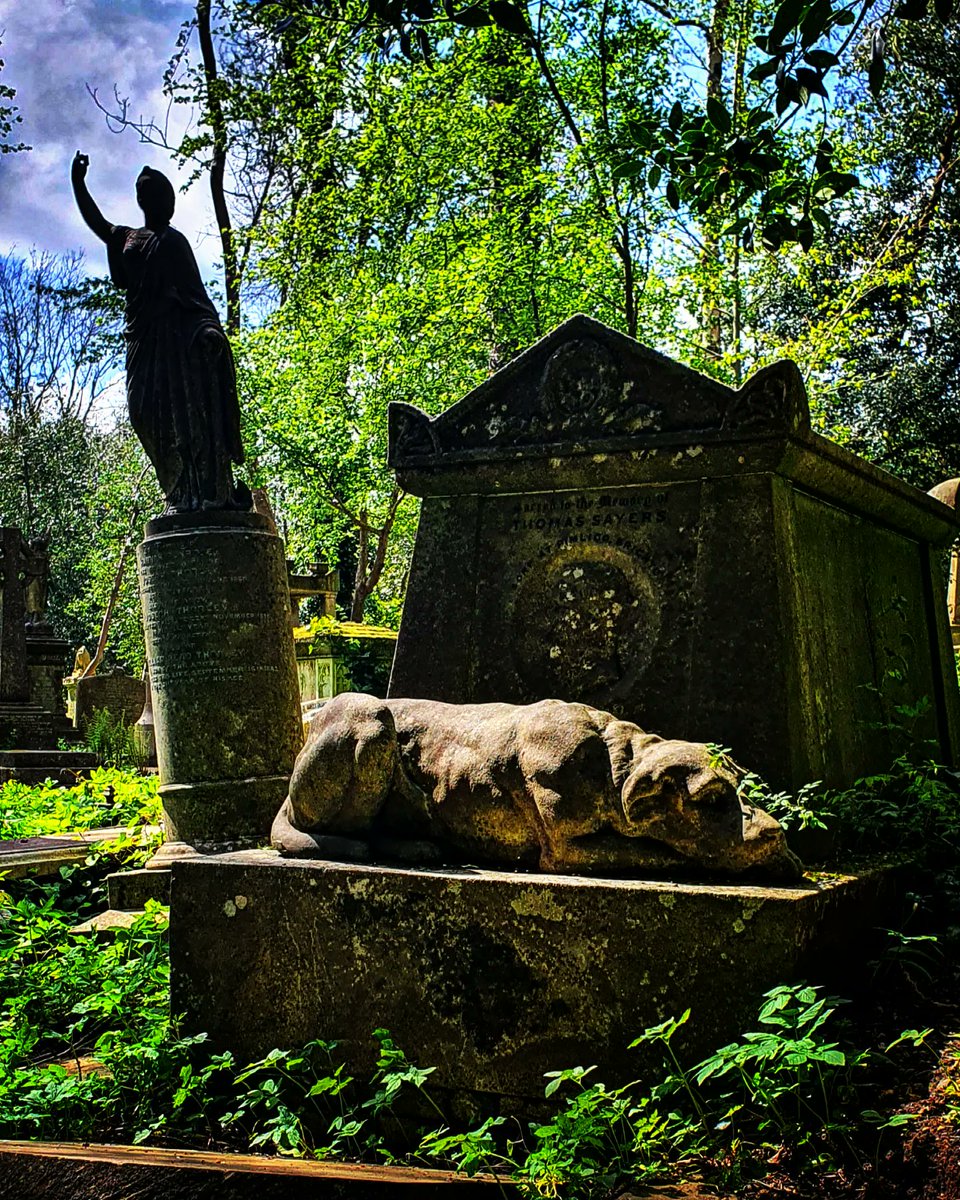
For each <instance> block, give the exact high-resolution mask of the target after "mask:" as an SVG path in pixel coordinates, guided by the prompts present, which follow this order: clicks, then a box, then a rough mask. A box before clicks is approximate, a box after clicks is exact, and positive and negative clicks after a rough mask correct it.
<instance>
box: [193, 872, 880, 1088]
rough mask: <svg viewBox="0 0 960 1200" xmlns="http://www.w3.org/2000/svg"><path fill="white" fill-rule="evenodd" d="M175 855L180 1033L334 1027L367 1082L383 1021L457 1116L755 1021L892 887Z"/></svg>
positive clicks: (218, 1042) (294, 1040) (218, 1040)
mask: <svg viewBox="0 0 960 1200" xmlns="http://www.w3.org/2000/svg"><path fill="white" fill-rule="evenodd" d="M172 869H173V879H172V891H171V913H170V956H171V992H172V995H171V1003H172V1011H173V1012H175V1013H184V1014H186V1025H187V1028H188V1029H189V1030H190V1031H204V1032H206V1033H208V1034H209V1035H210V1038H211V1041H212V1044H213V1045H214V1046H215V1047H217V1048H229V1049H231V1050H233V1051H235V1052H236V1053H238V1054H240V1055H244V1056H251V1057H254V1056H260V1055H263V1054H264V1053H266V1052H267V1051H269V1050H271V1049H272V1048H274V1047H292V1046H296V1045H299V1044H302V1043H303V1042H306V1041H309V1040H310V1039H311V1038H324V1039H331V1040H335V1041H337V1042H338V1043H339V1044H340V1049H341V1052H342V1053H343V1055H344V1056H345V1058H346V1060H347V1063H348V1065H349V1068H350V1070H351V1071H353V1072H356V1073H357V1074H359V1075H360V1076H361V1077H362V1076H363V1075H365V1074H367V1073H368V1072H369V1071H370V1070H371V1068H372V1066H373V1063H374V1043H373V1041H372V1038H371V1033H372V1031H373V1030H374V1029H376V1028H386V1029H388V1030H389V1031H390V1033H391V1034H392V1035H393V1037H394V1039H395V1041H396V1042H397V1044H398V1045H399V1046H401V1047H402V1048H403V1049H404V1050H405V1052H406V1053H407V1055H408V1057H409V1058H410V1059H411V1061H413V1062H415V1063H417V1064H418V1065H419V1066H423V1067H428V1066H431V1067H435V1068H436V1071H435V1073H434V1075H433V1076H432V1077H431V1085H432V1087H434V1089H438V1090H440V1091H441V1092H444V1093H447V1094H448V1095H452V1096H454V1097H457V1098H459V1101H460V1103H458V1104H457V1107H458V1108H459V1109H460V1110H461V1111H462V1110H463V1108H464V1104H463V1102H466V1106H467V1108H468V1109H469V1108H472V1107H475V1102H480V1105H481V1106H483V1107H489V1106H490V1097H491V1094H492V1096H494V1097H499V1098H500V1099H498V1100H496V1101H495V1106H496V1105H499V1104H501V1103H502V1105H503V1107H504V1108H505V1109H508V1110H509V1109H513V1111H519V1110H520V1109H522V1108H523V1106H524V1104H525V1103H526V1102H527V1101H530V1100H535V1098H538V1097H542V1095H543V1084H544V1081H543V1075H544V1072H546V1071H550V1070H557V1069H560V1068H564V1067H571V1066H576V1065H583V1066H590V1065H593V1064H596V1065H597V1066H598V1071H597V1075H596V1077H597V1078H599V1079H603V1080H604V1081H606V1082H608V1083H614V1082H625V1081H627V1080H628V1079H631V1078H635V1077H636V1075H637V1073H638V1072H642V1069H643V1064H642V1062H641V1060H640V1059H639V1057H638V1055H637V1052H635V1051H634V1052H629V1053H628V1052H627V1049H626V1048H627V1046H628V1044H629V1043H630V1042H631V1041H632V1040H633V1039H634V1038H635V1037H637V1035H638V1034H640V1033H641V1032H642V1031H643V1029H644V1028H645V1027H647V1026H649V1025H653V1024H656V1023H657V1022H659V1021H662V1020H664V1019H665V1018H666V1017H668V1016H671V1015H673V1016H679V1015H680V1014H681V1013H682V1012H683V1011H684V1009H686V1008H688V1007H689V1008H691V1009H692V1016H691V1019H690V1022H689V1023H688V1024H687V1025H686V1026H684V1029H683V1031H682V1033H683V1037H682V1039H680V1038H678V1040H677V1042H676V1043H675V1048H676V1049H678V1051H679V1052H680V1053H681V1054H684V1055H686V1056H687V1057H690V1056H698V1057H699V1056H703V1055H705V1054H707V1053H709V1052H710V1051H711V1050H713V1049H714V1048H716V1047H717V1046H719V1045H722V1044H724V1043H725V1042H727V1041H729V1040H731V1039H732V1038H733V1037H735V1036H736V1035H737V1034H738V1033H740V1032H741V1031H742V1030H744V1029H748V1028H752V1027H753V1025H752V1022H754V1021H755V1018H756V1011H757V1007H758V997H759V996H760V995H761V993H762V992H763V991H764V990H766V989H768V988H770V987H772V986H774V985H776V984H778V983H783V982H790V981H795V980H798V979H801V978H803V979H807V980H809V981H810V982H814V983H820V982H824V981H826V980H827V979H828V978H830V976H831V975H834V976H835V975H836V974H837V973H838V970H840V971H842V970H843V969H847V970H849V969H851V968H853V967H855V965H856V964H857V963H858V962H860V961H861V958H862V955H863V954H864V952H865V949H866V946H867V944H868V942H869V940H870V938H869V934H870V931H872V930H873V929H874V928H875V927H876V926H877V925H882V924H883V923H884V920H885V919H887V918H888V915H889V910H890V909H891V907H892V905H893V903H894V901H895V899H896V896H897V895H898V893H899V886H898V872H897V871H896V870H893V869H886V870H877V871H873V872H870V873H866V874H863V875H860V876H833V877H831V878H830V879H829V880H828V881H824V882H822V883H818V884H807V885H805V886H800V887H790V888H783V887H758V886H744V885H720V884H716V885H715V884H693V883H670V882H647V881H640V880H605V879H591V878H584V877H570V876H545V875H533V874H508V873H504V872H496V871H487V870H478V869H474V868H470V867H465V868H461V869H450V868H442V869H436V870H423V869H421V870H402V869H391V868H382V867H370V866H362V865H346V864H338V863H327V862H318V861H314V860H311V861H304V860H284V859H281V858H279V856H277V855H276V854H275V853H274V852H271V851H262V850H261V851H246V852H242V853H237V854H228V855H223V856H220V857H217V858H195V859H184V860H181V861H179V862H174V863H173V864H172ZM659 1066H660V1064H659V1062H657V1063H656V1069H659ZM508 1097H509V1098H510V1099H509V1100H508V1099H506V1098H508Z"/></svg>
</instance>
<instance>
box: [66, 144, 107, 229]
mask: <svg viewBox="0 0 960 1200" xmlns="http://www.w3.org/2000/svg"><path fill="white" fill-rule="evenodd" d="M89 166H90V159H89V158H88V157H87V156H86V155H85V154H81V153H80V151H79V150H78V151H77V152H76V154H75V155H74V156H73V162H72V163H71V164H70V182H71V183H72V184H73V194H74V197H75V198H76V201H77V208H79V209H80V216H81V217H83V219H84V221H86V223H87V225H88V226H89V227H90V229H91V230H92V231H93V232H94V233H95V234H96V235H97V237H98V238H99V239H100V241H101V242H105V241H106V240H107V238H109V236H110V231H111V230H112V229H113V225H112V224H111V223H110V222H109V221H108V220H107V218H106V217H105V216H104V215H103V213H102V212H101V211H100V209H99V208H98V207H97V203H96V201H95V200H94V198H93V197H92V196H91V195H90V193H89V192H88V191H87V167H89Z"/></svg>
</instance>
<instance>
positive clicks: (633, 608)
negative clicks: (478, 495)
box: [488, 487, 693, 705]
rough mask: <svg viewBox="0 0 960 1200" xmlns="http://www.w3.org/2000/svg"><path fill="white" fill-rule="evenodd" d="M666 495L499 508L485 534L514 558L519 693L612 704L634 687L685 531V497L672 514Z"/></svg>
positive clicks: (527, 501)
mask: <svg viewBox="0 0 960 1200" xmlns="http://www.w3.org/2000/svg"><path fill="white" fill-rule="evenodd" d="M671 499H672V492H671V489H670V488H662V487H661V488H643V489H640V488H629V489H626V488H625V489H622V490H612V491H604V492H599V491H598V492H580V493H568V494H563V493H552V494H546V493H543V494H530V495H524V496H518V497H516V498H515V499H514V500H512V501H510V502H507V503H505V504H504V505H503V506H502V507H500V508H499V512H498V514H497V517H496V519H495V525H496V528H491V527H488V536H490V535H492V536H493V538H494V540H495V541H496V542H498V543H500V544H501V545H502V546H503V547H504V553H508V554H509V556H510V557H513V559H514V562H515V563H516V567H515V568H514V572H515V573H514V572H511V577H510V579H511V582H507V589H506V590H507V597H508V605H507V611H508V622H509V629H510V634H509V637H508V640H507V646H508V647H509V652H510V655H511V657H512V660H513V667H514V670H515V671H516V674H517V676H518V678H519V680H520V681H521V682H522V685H523V688H524V690H525V693H526V694H528V695H531V696H546V695H553V696H557V697H559V698H561V699H569V698H573V697H576V698H579V699H584V700H588V701H589V702H591V703H600V704H607V705H614V704H615V702H616V701H617V700H618V699H622V698H623V697H625V696H627V695H630V694H632V693H633V691H634V690H635V687H636V685H637V683H638V680H639V678H640V676H641V675H642V674H643V672H644V671H645V670H646V668H647V667H648V666H649V664H650V662H651V659H652V657H653V655H654V652H655V651H656V648H657V646H658V644H659V642H660V639H661V635H662V627H661V611H662V609H663V607H664V604H665V601H666V595H667V592H666V591H665V589H668V590H669V589H670V587H671V586H672V578H671V576H672V573H673V571H674V570H675V568H676V565H677V560H676V547H677V543H678V540H679V541H682V542H683V543H684V544H686V545H689V544H690V535H691V534H692V533H693V530H692V529H691V528H690V527H689V526H690V521H689V517H690V516H691V515H692V514H690V512H689V502H688V501H686V502H681V503H680V506H679V508H678V509H677V510H676V513H674V512H673V510H672V507H671ZM492 516H493V514H492V513H491V517H492ZM684 524H686V525H687V528H684ZM684 534H685V535H687V536H685V537H684V536H683V535H684ZM507 546H510V547H511V549H510V551H507V550H506V547H507ZM514 555H516V557H514Z"/></svg>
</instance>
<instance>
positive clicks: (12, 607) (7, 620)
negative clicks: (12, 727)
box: [0, 526, 30, 704]
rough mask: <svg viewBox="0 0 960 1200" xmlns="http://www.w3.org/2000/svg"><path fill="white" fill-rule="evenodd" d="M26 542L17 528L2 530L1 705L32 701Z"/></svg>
mask: <svg viewBox="0 0 960 1200" xmlns="http://www.w3.org/2000/svg"><path fill="white" fill-rule="evenodd" d="M24 546H25V543H24V540H23V536H22V535H21V533H20V530H19V529H17V528H16V527H15V526H10V527H9V528H6V529H0V703H2V704H20V703H26V702H28V701H29V699H30V683H29V678H28V676H27V633H26V629H25V628H24V615H25V609H24V593H23V583H24Z"/></svg>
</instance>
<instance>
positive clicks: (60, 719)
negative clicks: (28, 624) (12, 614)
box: [27, 630, 71, 730]
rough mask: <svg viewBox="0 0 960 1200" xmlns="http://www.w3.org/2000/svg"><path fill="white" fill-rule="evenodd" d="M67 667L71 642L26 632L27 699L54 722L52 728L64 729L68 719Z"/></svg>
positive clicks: (68, 722)
mask: <svg viewBox="0 0 960 1200" xmlns="http://www.w3.org/2000/svg"><path fill="white" fill-rule="evenodd" d="M69 664H70V643H69V642H66V641H64V640H63V638H58V637H53V636H50V637H46V636H42V635H39V634H37V633H35V632H32V631H31V630H28V631H27V675H28V678H29V681H30V698H31V699H32V700H33V702H34V703H35V704H39V705H40V707H41V708H42V709H44V711H45V712H48V713H49V714H50V715H51V717H53V719H54V725H55V726H60V727H62V728H63V729H64V730H66V728H67V726H69V725H70V724H71V722H70V721H68V719H67V711H66V701H65V698H64V690H63V677H64V673H65V672H66V670H67V667H68V666H69Z"/></svg>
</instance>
